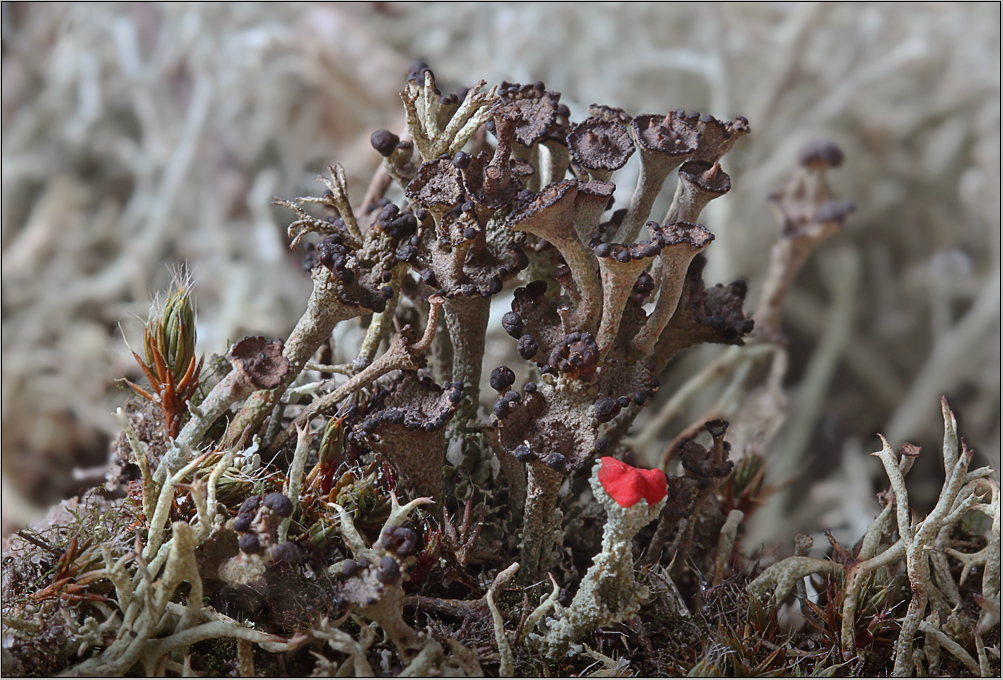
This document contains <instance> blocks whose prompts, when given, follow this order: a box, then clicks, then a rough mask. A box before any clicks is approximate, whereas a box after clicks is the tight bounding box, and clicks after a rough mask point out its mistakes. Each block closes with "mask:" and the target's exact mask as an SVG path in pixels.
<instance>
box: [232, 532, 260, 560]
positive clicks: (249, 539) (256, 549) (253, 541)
mask: <svg viewBox="0 0 1003 680" xmlns="http://www.w3.org/2000/svg"><path fill="white" fill-rule="evenodd" d="M237 547H238V548H240V552H242V553H246V554H248V555H257V554H258V553H260V552H261V541H260V540H259V539H258V536H257V535H256V534H242V535H241V536H240V538H238V539H237Z"/></svg>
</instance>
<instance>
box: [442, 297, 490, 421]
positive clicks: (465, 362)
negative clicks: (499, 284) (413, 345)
mask: <svg viewBox="0 0 1003 680" xmlns="http://www.w3.org/2000/svg"><path fill="white" fill-rule="evenodd" d="M444 316H445V320H446V328H447V329H448V330H449V339H450V344H451V345H452V348H453V365H452V377H453V382H456V381H460V382H462V383H463V393H464V394H463V401H461V402H460V404H459V405H458V406H457V409H456V415H455V416H454V417H453V421H452V423H451V425H450V429H451V430H452V431H453V432H456V431H457V430H459V431H467V429H468V427H469V423H470V421H471V420H473V419H475V418H476V417H477V408H478V406H480V394H481V369H482V364H483V362H484V342H485V338H486V337H487V329H488V320H489V318H490V316H491V299H490V298H486V297H479V296H478V297H469V298H466V297H454V298H453V299H451V300H448V301H447V302H446V304H445V314H444Z"/></svg>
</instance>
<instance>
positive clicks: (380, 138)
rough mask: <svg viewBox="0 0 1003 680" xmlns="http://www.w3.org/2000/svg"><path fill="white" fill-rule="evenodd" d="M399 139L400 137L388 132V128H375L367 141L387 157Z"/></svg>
mask: <svg viewBox="0 0 1003 680" xmlns="http://www.w3.org/2000/svg"><path fill="white" fill-rule="evenodd" d="M400 141H401V138H400V137H398V136H397V135H395V134H394V133H392V132H390V130H377V131H376V132H374V133H373V134H372V136H370V138H369V143H370V144H372V145H373V148H374V149H376V151H377V153H379V154H380V155H381V156H383V157H384V158H389V157H390V155H391V154H393V152H394V150H396V149H397V145H398V144H399V143H400Z"/></svg>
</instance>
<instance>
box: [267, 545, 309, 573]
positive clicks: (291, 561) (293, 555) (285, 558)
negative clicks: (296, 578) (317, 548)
mask: <svg viewBox="0 0 1003 680" xmlns="http://www.w3.org/2000/svg"><path fill="white" fill-rule="evenodd" d="M301 557H302V554H301V553H300V549H299V546H298V545H296V544H295V543H293V542H292V541H286V542H285V543H279V544H278V545H277V546H275V547H274V548H272V564H275V565H279V566H286V567H292V566H295V565H297V564H299V562H300V558H301Z"/></svg>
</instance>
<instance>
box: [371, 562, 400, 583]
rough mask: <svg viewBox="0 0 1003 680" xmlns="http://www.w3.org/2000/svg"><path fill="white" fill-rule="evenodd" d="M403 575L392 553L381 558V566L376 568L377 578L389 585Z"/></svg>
mask: <svg viewBox="0 0 1003 680" xmlns="http://www.w3.org/2000/svg"><path fill="white" fill-rule="evenodd" d="M400 577H401V569H400V565H399V564H397V560H395V559H394V558H393V557H391V556H390V555H387V556H385V557H384V558H383V559H381V560H380V566H379V567H378V568H377V569H376V578H377V579H378V580H379V582H380V583H383V584H384V585H389V584H391V583H396V582H397V581H398V580H399V579H400Z"/></svg>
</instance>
